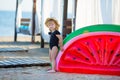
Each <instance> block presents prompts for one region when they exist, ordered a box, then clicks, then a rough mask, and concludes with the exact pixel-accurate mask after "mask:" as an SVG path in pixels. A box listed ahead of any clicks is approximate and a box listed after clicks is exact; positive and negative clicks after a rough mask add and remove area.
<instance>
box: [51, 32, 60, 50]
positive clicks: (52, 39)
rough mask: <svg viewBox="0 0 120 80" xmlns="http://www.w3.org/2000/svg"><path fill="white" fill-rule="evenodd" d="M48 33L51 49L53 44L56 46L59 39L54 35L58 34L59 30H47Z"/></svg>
mask: <svg viewBox="0 0 120 80" xmlns="http://www.w3.org/2000/svg"><path fill="white" fill-rule="evenodd" d="M49 35H50V42H49V46H50V49H51V50H52V48H53V47H54V46H56V47H57V48H58V44H59V39H58V38H57V36H56V35H60V32H59V31H57V30H55V31H54V32H49Z"/></svg>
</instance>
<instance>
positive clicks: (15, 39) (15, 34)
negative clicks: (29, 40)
mask: <svg viewBox="0 0 120 80" xmlns="http://www.w3.org/2000/svg"><path fill="white" fill-rule="evenodd" d="M17 11H18V0H16V11H15V28H14V29H15V33H14V42H16V41H17V25H16V21H17Z"/></svg>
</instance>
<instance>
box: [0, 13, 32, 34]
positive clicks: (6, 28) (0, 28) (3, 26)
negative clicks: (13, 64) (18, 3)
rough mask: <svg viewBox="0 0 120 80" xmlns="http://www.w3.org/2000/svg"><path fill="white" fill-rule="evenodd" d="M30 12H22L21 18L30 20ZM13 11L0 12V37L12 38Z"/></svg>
mask: <svg viewBox="0 0 120 80" xmlns="http://www.w3.org/2000/svg"><path fill="white" fill-rule="evenodd" d="M31 16H32V13H31V12H23V13H22V17H24V18H31ZM14 29H15V11H0V36H14Z"/></svg>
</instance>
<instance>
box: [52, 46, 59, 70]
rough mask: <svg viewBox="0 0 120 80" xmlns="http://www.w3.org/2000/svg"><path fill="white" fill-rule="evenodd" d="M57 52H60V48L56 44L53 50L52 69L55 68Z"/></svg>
mask: <svg viewBox="0 0 120 80" xmlns="http://www.w3.org/2000/svg"><path fill="white" fill-rule="evenodd" d="M57 54H58V48H57V46H54V47H53V48H52V51H51V60H52V70H55V66H56V57H57Z"/></svg>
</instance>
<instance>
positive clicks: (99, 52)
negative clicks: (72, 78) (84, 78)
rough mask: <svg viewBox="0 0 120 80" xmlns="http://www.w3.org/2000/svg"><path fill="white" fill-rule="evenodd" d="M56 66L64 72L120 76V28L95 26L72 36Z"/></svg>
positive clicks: (59, 55) (60, 53)
mask: <svg viewBox="0 0 120 80" xmlns="http://www.w3.org/2000/svg"><path fill="white" fill-rule="evenodd" d="M56 63H57V64H56V69H57V70H58V71H60V72H73V73H88V74H109V75H120V26H119V25H107V24H106V25H105V24H103V25H102V24H101V25H93V26H88V27H84V28H81V29H79V30H77V31H75V32H73V33H71V34H69V36H67V37H66V38H65V39H64V51H63V52H61V51H60V52H59V54H58V56H57V59H56Z"/></svg>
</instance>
